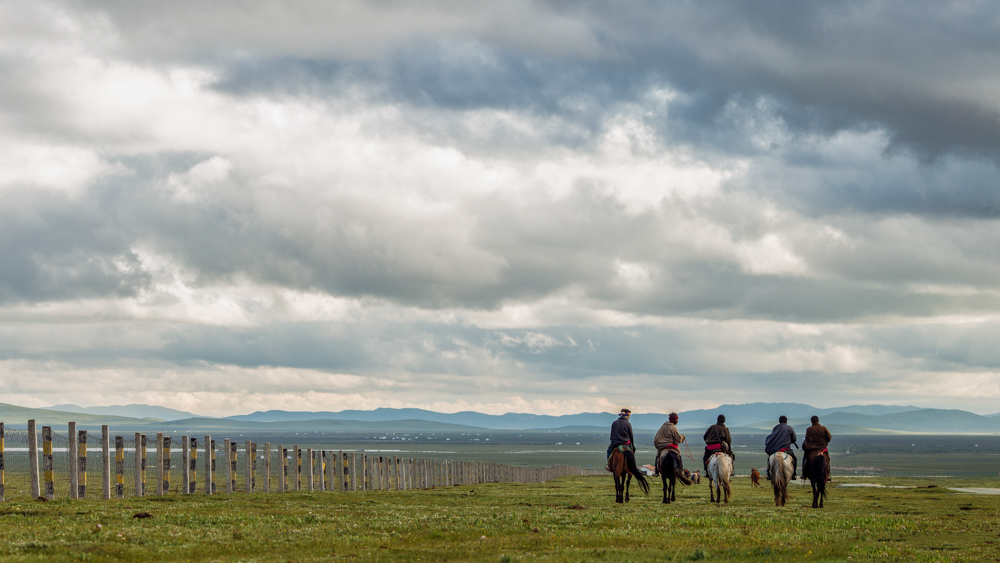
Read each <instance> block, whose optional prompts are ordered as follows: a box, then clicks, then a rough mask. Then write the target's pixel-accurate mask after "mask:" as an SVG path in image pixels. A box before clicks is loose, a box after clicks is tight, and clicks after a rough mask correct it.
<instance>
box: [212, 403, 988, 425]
mask: <svg viewBox="0 0 1000 563" xmlns="http://www.w3.org/2000/svg"><path fill="white" fill-rule="evenodd" d="M915 410H920V409H919V408H918V407H900V406H885V405H854V406H848V407H839V408H832V409H818V408H816V407H812V406H809V405H803V404H799V403H750V404H744V405H722V406H720V407H718V408H715V409H702V410H694V411H686V412H681V413H679V414H678V416H679V417H680V422H679V426H680V427H682V428H693V427H699V426H707V425H709V424H714V423H715V421H716V419H717V418H718V415H719V414H725V415H726V424H727V425H728V426H732V427H740V426H751V425H753V424H755V423H760V422H762V421H767V420H770V421H773V423H777V421H778V417H779V416H781V415H782V414H784V415H785V416H787V417H789V418H808V417H810V416H812V415H814V414H815V415H817V416H825V415H827V414H830V413H834V412H845V413H857V414H858V415H865V416H880V415H887V414H894V413H900V412H907V411H915ZM969 414H972V413H969ZM972 416H979V415H972ZM227 418H228V419H230V420H241V421H246V422H280V421H285V422H287V421H293V420H300V421H301V420H356V421H372V422H374V421H389V420H427V421H432V422H443V423H449V424H461V425H464V426H475V427H479V428H489V429H491V430H549V429H556V428H563V427H565V426H596V427H601V428H606V427H608V426H610V425H611V423H612V422H614V420H615V419H616V418H617V414H612V413H580V414H567V415H562V416H550V415H537V414H524V413H507V414H501V415H493V414H483V413H480V412H473V411H464V412H457V413H440V412H433V411H427V410H423V409H386V408H382V409H375V410H372V411H358V410H346V411H338V412H329V411H325V412H289V411H277V410H274V411H263V412H261V411H258V412H255V413H253V414H244V415H237V416H230V417H227ZM666 419H667V415H666V414H663V413H633V414H632V417H631V419H630V420H631V422H632V426H633V427H634V428H643V429H651V430H655V429H657V428H659V427H660V425H661V424H663V423H664V421H666ZM997 427H998V428H1000V424H998V425H997Z"/></svg>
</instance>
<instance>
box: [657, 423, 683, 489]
mask: <svg viewBox="0 0 1000 563" xmlns="http://www.w3.org/2000/svg"><path fill="white" fill-rule="evenodd" d="M686 440H687V438H686V437H685V436H684V435H683V434H681V433H680V432H679V431H678V430H677V413H675V412H672V413H670V415H669V416H668V417H667V422H664V423H663V426H661V427H660V430H659V431H657V432H656V436H655V437H654V438H653V445H654V446H656V462H655V463H653V467H655V468H656V470H657V471H659V470H660V458H661V457H663V456H665V455H666V456H670V458H671V459H672V462H673V464H674V475H675V476H676V477H677V480H678V481H680V482H681V483H684V484H685V485H690V484H691V480H690V479H688V478H687V476H686V475H684V465H683V463H682V461H681V448H680V445H681V444H683V443H684V442H685V441H686Z"/></svg>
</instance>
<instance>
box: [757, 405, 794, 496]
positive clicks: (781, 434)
mask: <svg viewBox="0 0 1000 563" xmlns="http://www.w3.org/2000/svg"><path fill="white" fill-rule="evenodd" d="M798 441H799V438H798V436H796V435H795V429H794V428H792V427H791V426H789V425H788V417H787V416H784V415H782V416H780V417H778V425H777V426H775V427H774V428H772V429H771V435H770V436H768V437H767V438H766V439H765V440H764V453H766V454H767V455H768V456H770V455H771V454H774V453H777V452H786V453H788V455H790V456H792V480H793V481H794V480H795V470H796V468H797V467H798V465H799V460H798V458H796V457H795V452H793V451H792V446H795V447H796V448H797V447H799V446H798V444H797V443H796V442H798ZM767 480H768V481H770V480H771V464H770V463H769V464H767Z"/></svg>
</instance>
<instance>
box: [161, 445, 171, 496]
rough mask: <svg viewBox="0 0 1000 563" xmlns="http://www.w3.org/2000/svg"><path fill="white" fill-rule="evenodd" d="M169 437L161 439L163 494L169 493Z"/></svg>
mask: <svg viewBox="0 0 1000 563" xmlns="http://www.w3.org/2000/svg"><path fill="white" fill-rule="evenodd" d="M171 442H172V440H171V439H170V436H164V437H163V484H162V485H161V487H162V488H163V494H169V493H170V445H171V444H170V443H171Z"/></svg>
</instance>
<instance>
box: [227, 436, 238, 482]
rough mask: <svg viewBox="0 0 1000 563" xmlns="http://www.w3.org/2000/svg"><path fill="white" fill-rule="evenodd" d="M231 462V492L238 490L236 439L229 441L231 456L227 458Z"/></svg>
mask: <svg viewBox="0 0 1000 563" xmlns="http://www.w3.org/2000/svg"><path fill="white" fill-rule="evenodd" d="M226 459H227V460H228V462H229V478H230V479H231V480H232V482H231V483H229V492H230V493H233V492H236V440H230V441H229V456H228V457H227V458H226Z"/></svg>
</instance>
